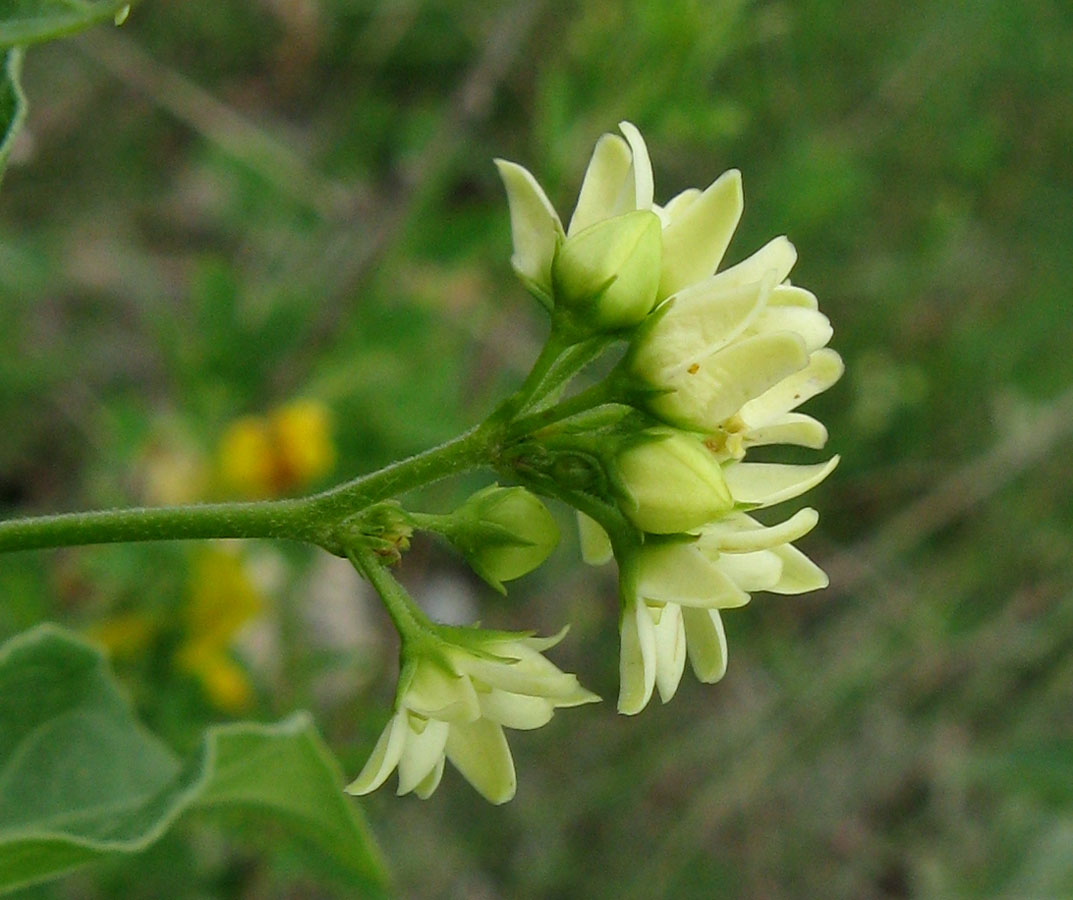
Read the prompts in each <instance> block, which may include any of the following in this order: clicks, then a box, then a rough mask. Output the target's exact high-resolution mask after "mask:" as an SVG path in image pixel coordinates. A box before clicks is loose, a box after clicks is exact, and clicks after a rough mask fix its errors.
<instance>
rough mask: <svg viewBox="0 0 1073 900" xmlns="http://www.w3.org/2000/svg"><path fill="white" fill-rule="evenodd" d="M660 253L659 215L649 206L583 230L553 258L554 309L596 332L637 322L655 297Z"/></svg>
mask: <svg viewBox="0 0 1073 900" xmlns="http://www.w3.org/2000/svg"><path fill="white" fill-rule="evenodd" d="M661 253H662V244H661V238H660V221H659V216H657V215H656V214H655V213H654V212H651V211H649V210H636V211H634V212H629V213H626V214H625V215H621V216H615V217H614V218H611V219H604V220H602V221H600V222H597V223H596V224H595V225H590V226H589V227H588V228H585V229H582V230H581V231H579V232H578V233H577V234H573V235H571V236H570V237H568V238H567V239H566V241H565V243H563V244H562V246H560V247H559V250H558V252H557V253H556V255H555V261H554V262H553V263H552V268H551V278H552V287H553V290H554V294H555V306H556V309H558V310H564V311H566V313H567V314H568V315H569V316H571V318H572V319H573V320H574V321H575V322H576V323H578V324H580V325H583V326H585V327H587V328H591V329H592V330H595V331H603V330H607V331H610V330H614V329H617V328H628V327H629V326H631V325H636V324H637V323H638V322H640V321H641V320H642V319H643V318H644V317H645V316H647V315H648V313H649V312H650V311H651V309H652V306H653V305H654V304H655V302H656V289H657V288H658V287H659V277H660V255H661Z"/></svg>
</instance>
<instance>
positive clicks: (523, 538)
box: [448, 484, 559, 590]
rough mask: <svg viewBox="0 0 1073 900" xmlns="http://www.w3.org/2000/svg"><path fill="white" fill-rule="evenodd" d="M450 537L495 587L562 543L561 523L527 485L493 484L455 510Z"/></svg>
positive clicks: (518, 573)
mask: <svg viewBox="0 0 1073 900" xmlns="http://www.w3.org/2000/svg"><path fill="white" fill-rule="evenodd" d="M454 518H455V520H456V523H457V524H456V525H455V526H454V527H453V528H452V529H451V531H450V533H449V534H448V537H449V538H450V539H451V541H452V542H453V543H454V544H455V546H457V547H458V548H459V550H461V551H462V553H463V554H464V555H465V557H466V559H467V560H468V561H469V564H470V565H471V566H473V570H474V571H475V572H476V573H477V574H478V575H480V576H481V578H483V579H484V580H485V581H487V582H488V583H489V584H491V585H492V587H494V588H496V589H497V590H502V589H503V586H502V584H501V582H504V581H511V580H512V579H515V578H520V577H521V576H522V575H525V574H526V573H528V572H531V571H533V569H535V568H536V567H537V566H539V565H540V564H541V563H542V562H544V560H546V559H547V558H548V556H549V555H550V554H551V551H552V550H554V549H555V545H556V544H558V543H559V528H558V526H557V525H556V524H555V520H554V519H553V518H552V517H551V513H550V512H548V508H547V507H546V506H545V505H544V504H543V503H542V502H541V501H540V499H539V498H538V497H536V496H535V495H534V494H532V493H530V492H529V491H527V490H526V489H525V488H523V487H509V488H505V487H500V486H499V485H498V484H493V485H490V486H489V487H486V488H485V489H484V490H481V491H478V492H477V493H476V494H474V495H473V496H472V497H470V498H469V499H468V500H466V502H465V503H463V504H462V506H460V507H459V508H458V509H457V510H456V511H455V514H454Z"/></svg>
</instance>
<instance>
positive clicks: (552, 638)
mask: <svg viewBox="0 0 1073 900" xmlns="http://www.w3.org/2000/svg"><path fill="white" fill-rule="evenodd" d="M569 631H570V626H569V625H564V626H563V627H562V628H560V629H559V630H558V631H557V632H555V634H549V635H548V636H547V637H538V636H536V635H529V636H527V637H523V638H520V639H519V641H518V643H520V644H521V645H522V646H523V647H528V648H529V649H530V650H536V651H537V652H539V653H543V652H544V651H545V650H550V649H551V648H552V647H554V646H556V645H557V644H559V643H560V642H561V641H562V639H563V638H564V637H566V635H567V633H568V632H569ZM508 655H509V654H508Z"/></svg>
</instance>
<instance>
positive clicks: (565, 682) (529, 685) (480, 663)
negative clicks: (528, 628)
mask: <svg viewBox="0 0 1073 900" xmlns="http://www.w3.org/2000/svg"><path fill="white" fill-rule="evenodd" d="M486 649H487V650H488V652H490V653H493V654H495V655H496V656H503V657H504V658H505V659H506V660H507V661H503V662H500V661H499V660H495V659H485V658H482V657H478V656H474V655H473V654H469V653H465V654H459V655H458V656H457V657H456V665H457V666H458V667H459V669H460V670H462V671H464V672H465V673H466V674H467V675H471V676H473V677H474V678H477V679H479V680H480V681H482V682H483V683H484V684H487V685H489V686H490V687H493V688H500V689H501V690H504V691H509V692H510V693H512V694H528V695H529V696H530V697H547V698H548V699H551V700H554V701H557V700H558V698H560V697H562V698H565V697H573V696H575V695H576V694H577V691H578V688H579V685H578V681H577V676H575V675H571V674H569V673H567V672H563V671H562V670H561V669H560V668H559V667H558V666H556V665H555V663H553V662H552V661H551V660H549V659H546V658H545V657H544V656H542V655H541V654H540V653H538V652H537V651H536V650H534V649H532V648H531V647H528V646H526V645H525V644H524V643H522V642H521V641H504V642H493V641H490V642H489V643H488V644H487V646H486Z"/></svg>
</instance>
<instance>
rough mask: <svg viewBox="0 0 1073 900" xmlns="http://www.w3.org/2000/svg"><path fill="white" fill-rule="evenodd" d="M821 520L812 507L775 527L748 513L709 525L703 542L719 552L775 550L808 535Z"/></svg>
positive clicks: (705, 528) (704, 531)
mask: <svg viewBox="0 0 1073 900" xmlns="http://www.w3.org/2000/svg"><path fill="white" fill-rule="evenodd" d="M819 520H820V514H819V513H818V512H816V510H814V509H810V508H808V507H805V508H804V509H801V510H798V511H797V512H796V513H794V515H792V516H790V518H789V519H787V520H786V521H785V522H780V523H779V524H778V525H771V526H764V525H761V524H760V523H759V522H757V521H756V519H754V518H752V516H747V515H745V513H735V514H733V515H729V516H727V517H726V518H723V519H720V520H719V521H717V522H712V523H711V524H710V525H705V526H704V530H703V535H702V537H701V539H700V543H701V544H702V546H704V547H705V548H707V547H711V548H713V549H714V550H716V551H717V552H719V553H750V552H752V551H754V550H772V549H774V548H776V547H778V546H779V545H780V544H788V543H790V542H791V541H796V540H797V539H798V538H799V537H802V536H804V535H806V534H808V533H809V532H810V531H812V529H813V528H815V527H816V523H817V522H818V521H819Z"/></svg>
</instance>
